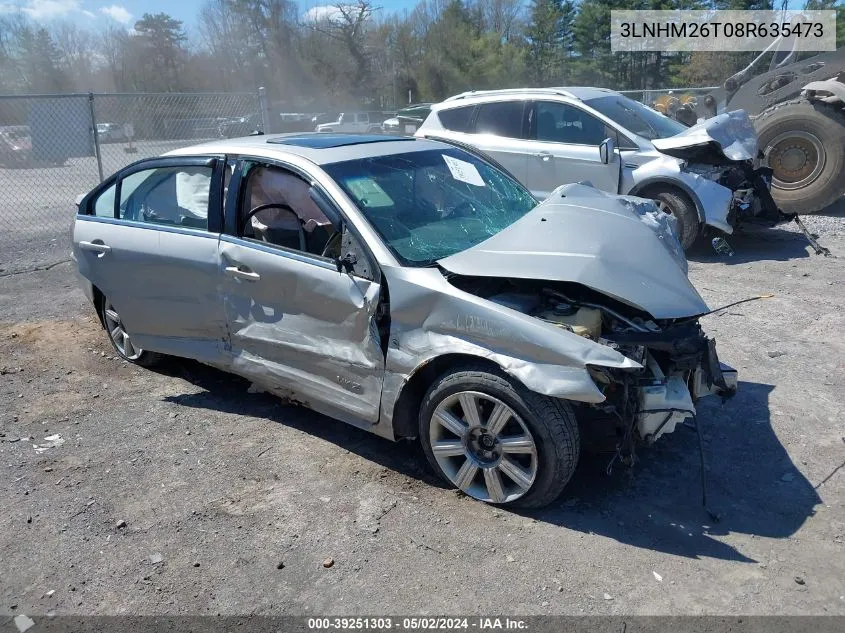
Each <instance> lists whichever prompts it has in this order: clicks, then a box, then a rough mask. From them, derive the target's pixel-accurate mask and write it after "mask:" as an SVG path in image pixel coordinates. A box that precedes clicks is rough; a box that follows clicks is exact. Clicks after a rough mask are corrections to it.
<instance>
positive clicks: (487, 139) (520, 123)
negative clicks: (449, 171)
mask: <svg viewBox="0 0 845 633" xmlns="http://www.w3.org/2000/svg"><path fill="white" fill-rule="evenodd" d="M528 104H530V102H529V101H524V100H511V101H494V102H490V103H481V104H479V105H477V106H476V112H475V119H474V122H473V123H472V125H471V128H470V129H471V130H472V135H471V136H470V137H469V138H467V139H466V140H467V142H468V143H470V144H472V145H474V146H475V147H477V148H478V149H480V150H481V151H483V152H484V153H486V154H489V155H490V156H492V157H493V158H494V159H495V160H496V161H498V162H499V163H501V164H502V165H503V166H504V167H505V168H506V169H507V170H508V171H510V172H511V173H512V174H513V175H514V176H516V178H517V179H518V180H520V181H521V182H522V183H523V184H526V179H527V178H528V167H529V164H530V159H531V158H532V157H533V155H534V153H535V150H534V149H533V147H532V144H531V143H530V142H529V141H528V140H527V124H526V113H527V111H528V107H527V105H528Z"/></svg>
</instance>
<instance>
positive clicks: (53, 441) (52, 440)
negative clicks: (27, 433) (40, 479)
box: [21, 433, 65, 454]
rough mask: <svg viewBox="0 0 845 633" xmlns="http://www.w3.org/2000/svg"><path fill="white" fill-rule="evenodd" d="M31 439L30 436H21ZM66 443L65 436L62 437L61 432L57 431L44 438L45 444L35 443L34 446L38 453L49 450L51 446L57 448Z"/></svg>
mask: <svg viewBox="0 0 845 633" xmlns="http://www.w3.org/2000/svg"><path fill="white" fill-rule="evenodd" d="M21 439H22V440H23V439H29V438H21ZM64 443H65V438H63V437H62V435H61V433H56V434H54V435H48V436H47V437H45V438H44V443H43V444H33V445H32V448H34V449H35V452H36V453H39V454H40V453H43V452H44V451H48V450H50V449H51V448H57V447H59V446H61V445H62V444H64Z"/></svg>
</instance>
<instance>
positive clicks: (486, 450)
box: [419, 365, 580, 508]
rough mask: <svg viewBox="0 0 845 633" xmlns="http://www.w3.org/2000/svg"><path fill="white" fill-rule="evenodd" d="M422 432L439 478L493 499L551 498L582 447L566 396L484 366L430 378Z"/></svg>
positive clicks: (542, 501)
mask: <svg viewBox="0 0 845 633" xmlns="http://www.w3.org/2000/svg"><path fill="white" fill-rule="evenodd" d="M464 406H466V407H467V410H469V411H470V413H467V412H465V411H464ZM473 410H474V412H475V413H472V411H473ZM502 420H504V421H502ZM458 425H460V426H458ZM488 431H489V432H488ZM419 433H420V443H421V444H422V448H423V452H424V453H425V456H426V458H427V459H428V462H429V464H431V467H432V468H433V469H434V471H435V472H436V473H437V474H438V475H439V476H440V477H441V478H443V479H444V480H445V481H446V482H448V483H449V484H450V485H452V486H456V487H457V488H459V489H461V490H462V491H463V492H465V493H466V494H467V495H469V496H471V497H473V498H475V499H478V500H480V501H484V502H486V503H491V504H495V505H505V506H511V507H522V508H539V507H543V506H546V505H548V504H550V503H551V502H553V501H554V500H555V499H557V498H558V497H559V496H560V493H561V492H562V491H563V489H564V487H565V486H566V484H567V482H568V481H569V480H570V478H571V477H572V474H573V473H574V472H575V467H576V465H577V464H578V456H579V454H580V436H579V432H578V424H577V422H576V419H575V415H574V413H573V411H572V407H571V406H570V405H569V403H567V402H566V401H564V400H560V399H558V398H550V397H547V396H542V395H539V394H537V393H534V392H533V391H530V390H529V389H527V388H525V387H524V386H523V385H521V384H520V383H518V382H516V381H514V380H513V379H511V378H509V377H507V376H506V375H504V374H500V373H498V372H491V371H490V369H489V368H488V367H487V366H483V365H466V366H462V367H457V368H454V369H453V370H451V371H450V372H448V373H446V374H444V375H442V376H441V377H440V378H438V379H437V380H436V381H435V382H434V384H432V385H431V387H430V389H429V390H428V393H426V395H425V397H424V398H423V401H422V404H421V406H420V413H419Z"/></svg>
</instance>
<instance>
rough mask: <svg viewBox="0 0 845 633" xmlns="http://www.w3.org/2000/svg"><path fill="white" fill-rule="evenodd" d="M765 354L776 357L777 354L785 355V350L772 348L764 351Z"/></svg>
mask: <svg viewBox="0 0 845 633" xmlns="http://www.w3.org/2000/svg"><path fill="white" fill-rule="evenodd" d="M766 355H767V356H768V357H769V358H777V357H778V356H786V352H782V351H780V350H778V349H773V350H770V351H768V352H766Z"/></svg>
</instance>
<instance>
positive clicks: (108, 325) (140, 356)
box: [100, 297, 161, 367]
mask: <svg viewBox="0 0 845 633" xmlns="http://www.w3.org/2000/svg"><path fill="white" fill-rule="evenodd" d="M100 319H101V320H102V322H103V327H104V328H105V329H106V332H107V333H108V335H109V340H110V341H111V344H112V347H114V349H115V351H116V352H117V354H118V356H120V357H121V358H122V359H123V360H126V361H129V362H130V363H135V364H136V365H141V366H142V367H149V366H151V365H154V364H155V363H157V362H158V361H160V360H161V354H158V353H156V352H149V351H147V350H143V349H141V348H140V347H138V346H137V345H135V344H134V343H133V342H132V339H131V338H130V337H129V334H128V333H127V331H126V328H125V327H124V326H123V321H122V320H121V318H120V315H119V314H118V312H117V310H116V309H115V307H114V306H113V305H112V303H111V301H109V299H108V297H104V298H103V300H102V301H101V302H100Z"/></svg>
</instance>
